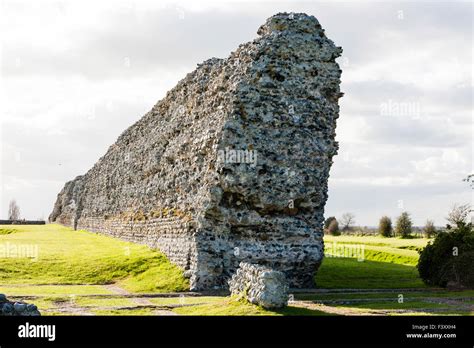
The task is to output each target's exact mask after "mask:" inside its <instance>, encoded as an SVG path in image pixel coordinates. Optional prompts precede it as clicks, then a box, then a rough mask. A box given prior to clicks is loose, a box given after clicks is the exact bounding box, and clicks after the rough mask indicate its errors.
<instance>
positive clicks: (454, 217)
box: [446, 203, 471, 226]
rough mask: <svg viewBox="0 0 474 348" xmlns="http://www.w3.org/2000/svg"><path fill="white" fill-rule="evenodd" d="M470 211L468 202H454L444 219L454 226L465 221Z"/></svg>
mask: <svg viewBox="0 0 474 348" xmlns="http://www.w3.org/2000/svg"><path fill="white" fill-rule="evenodd" d="M470 212H471V205H470V204H469V203H466V204H460V203H455V204H454V205H453V207H452V209H451V211H450V212H449V213H448V217H447V218H446V220H448V221H449V222H450V223H451V224H453V225H454V226H457V225H458V224H460V223H465V222H466V219H467V216H468V215H469V213H470Z"/></svg>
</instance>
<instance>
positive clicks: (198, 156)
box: [50, 14, 341, 289]
mask: <svg viewBox="0 0 474 348" xmlns="http://www.w3.org/2000/svg"><path fill="white" fill-rule="evenodd" d="M258 34H259V37H258V38H257V39H255V40H254V41H252V42H249V43H246V44H243V45H240V46H239V48H238V49H237V50H236V51H235V52H233V53H232V54H231V55H230V56H229V57H228V58H227V59H224V60H222V59H216V58H212V59H210V60H208V61H206V62H204V63H203V64H200V65H199V66H198V68H197V69H196V70H195V71H194V72H192V73H190V74H188V75H187V76H186V77H185V78H184V79H183V80H181V81H180V82H179V83H178V85H177V86H176V87H175V88H173V89H172V90H171V91H170V92H168V94H167V95H166V97H165V98H164V99H163V100H161V101H159V102H158V103H157V104H156V105H155V106H154V107H153V108H152V110H150V112H148V113H147V114H146V115H145V116H144V117H143V118H142V119H141V120H139V121H138V122H137V123H136V124H134V125H133V126H131V127H130V128H129V129H127V130H126V131H125V132H124V133H123V134H122V135H121V136H120V137H119V138H118V140H117V142H116V143H115V144H114V145H112V146H111V147H110V148H109V150H108V151H107V153H106V154H105V155H104V156H103V157H102V158H101V159H100V160H99V161H98V162H97V163H96V164H95V165H94V167H93V168H92V169H91V170H89V171H88V172H87V173H86V174H85V175H83V176H80V177H78V178H76V179H75V180H73V181H72V182H68V183H67V184H66V185H65V187H64V189H63V190H62V191H61V192H60V194H59V195H58V199H57V202H56V204H55V207H54V210H53V212H52V214H51V216H50V221H52V222H59V223H62V224H65V225H68V226H73V227H75V228H78V229H87V230H91V231H96V232H100V233H105V234H108V235H111V236H114V237H118V238H121V239H125V240H129V241H134V242H138V243H143V244H147V245H149V246H151V247H155V248H158V249H160V250H161V251H163V252H164V253H165V254H166V255H167V256H168V257H169V258H170V259H171V261H173V262H175V263H176V264H178V265H179V266H181V267H182V268H183V269H184V270H185V271H186V272H185V274H186V275H188V276H189V277H190V278H191V288H192V289H206V288H212V287H225V286H227V280H228V279H229V278H230V277H231V276H232V274H233V273H234V272H235V270H236V269H237V267H238V265H239V263H240V262H241V261H249V262H252V263H259V264H264V265H267V266H271V267H272V268H274V269H277V270H281V271H282V272H284V273H285V275H286V277H287V278H288V280H289V282H290V286H292V287H310V286H312V284H313V276H314V273H315V272H316V270H317V268H318V266H319V264H320V262H321V260H322V257H323V242H322V236H323V233H322V223H323V212H324V205H325V202H326V199H327V179H328V176H329V169H330V167H331V164H332V157H333V156H334V155H335V154H336V152H337V142H336V141H335V140H334V137H335V127H336V119H337V117H338V111H339V108H338V103H337V102H338V98H339V97H340V96H341V93H340V91H339V83H340V81H339V77H340V73H341V71H340V69H339V66H338V65H337V63H336V62H335V58H337V57H338V56H339V55H340V53H341V49H340V48H338V47H336V46H335V45H334V44H333V42H332V41H331V40H329V39H328V38H327V37H326V36H325V34H324V30H323V29H321V27H320V25H319V23H318V21H317V20H316V18H314V17H312V16H307V15H304V14H278V15H275V16H273V17H271V18H269V19H268V20H267V22H266V23H265V24H264V25H263V26H262V27H261V28H260V29H259V31H258Z"/></svg>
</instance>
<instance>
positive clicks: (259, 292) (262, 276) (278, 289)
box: [229, 262, 288, 309]
mask: <svg viewBox="0 0 474 348" xmlns="http://www.w3.org/2000/svg"><path fill="white" fill-rule="evenodd" d="M229 290H230V291H231V293H232V295H239V296H244V297H245V298H246V299H247V300H248V301H249V302H251V303H253V304H256V305H259V306H262V307H264V308H268V309H271V308H282V307H285V306H286V305H287V304H288V282H287V281H286V278H285V275H284V274H283V273H282V272H279V271H275V270H272V269H270V268H268V267H265V266H261V265H254V264H250V263H247V262H241V263H240V266H239V268H238V269H237V272H235V273H234V275H233V276H232V278H231V280H230V281H229Z"/></svg>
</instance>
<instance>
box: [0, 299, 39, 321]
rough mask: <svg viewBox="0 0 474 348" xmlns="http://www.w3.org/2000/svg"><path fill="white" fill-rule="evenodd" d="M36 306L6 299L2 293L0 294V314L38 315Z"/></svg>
mask: <svg viewBox="0 0 474 348" xmlns="http://www.w3.org/2000/svg"><path fill="white" fill-rule="evenodd" d="M40 315H41V314H40V312H39V311H38V307H36V306H35V305H34V304H28V303H24V302H11V301H8V299H7V297H6V296H5V295H4V294H0V316H40Z"/></svg>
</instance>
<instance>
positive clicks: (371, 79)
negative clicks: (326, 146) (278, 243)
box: [0, 0, 473, 226]
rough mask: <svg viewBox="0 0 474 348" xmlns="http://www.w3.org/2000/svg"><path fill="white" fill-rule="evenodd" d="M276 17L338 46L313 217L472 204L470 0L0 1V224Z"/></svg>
mask: <svg viewBox="0 0 474 348" xmlns="http://www.w3.org/2000/svg"><path fill="white" fill-rule="evenodd" d="M278 12H305V13H307V14H311V15H314V16H315V17H316V18H318V20H319V22H320V23H321V25H322V26H323V28H324V29H325V30H326V34H327V36H328V37H329V38H330V39H332V40H333V41H334V42H335V43H336V45H338V46H342V48H343V50H344V53H343V55H342V56H341V57H340V58H338V60H337V61H338V62H339V64H340V66H341V68H342V71H343V73H342V78H341V80H342V84H341V90H342V91H343V92H344V93H345V95H344V97H343V98H341V99H340V100H339V102H340V117H339V119H338V124H337V130H336V133H337V136H336V140H337V141H338V142H339V144H340V150H339V153H338V155H337V156H336V157H335V158H334V164H333V167H332V169H331V173H330V179H329V199H328V202H327V205H326V211H325V215H326V216H336V217H340V216H341V215H342V214H343V213H345V212H351V213H353V214H354V215H355V219H356V224H357V225H361V226H375V225H377V223H378V220H379V218H380V217H381V216H382V215H388V216H390V217H392V218H395V217H396V216H398V215H399V214H400V213H401V212H402V211H408V212H410V214H411V216H412V219H413V221H414V223H415V224H416V225H423V224H424V222H425V221H426V220H427V219H432V220H434V221H435V223H436V224H437V225H444V224H445V223H446V221H445V217H446V216H447V212H448V211H449V210H450V208H451V207H452V206H453V204H454V203H456V202H459V203H471V202H472V192H473V190H471V189H470V187H469V185H468V184H467V183H465V182H463V181H462V179H463V178H464V177H466V176H467V174H469V173H471V172H472V163H473V151H472V144H473V141H472V140H473V139H472V134H473V132H472V131H473V122H472V121H473V118H472V97H473V94H472V93H473V80H472V62H473V61H472V58H473V57H472V39H473V27H472V18H473V4H472V3H470V2H453V1H451V2H424V1H423V2H422V1H418V2H410V3H408V2H393V1H378V2H367V1H365V2H362V1H350V2H339V1H335V2H317V1H311V2H309V1H306V2H298V1H278V2H274V1H264V2H258V1H246V2H242V1H241V2H227V1H222V0H221V1H217V2H208V1H187V2H186V1H185V2H159V3H158V2H156V1H138V0H137V1H122V0H114V1H88V0H83V1H74V2H73V1H48V0H46V1H41V2H40V1H34V0H32V1H21V0H20V1H4V0H3V1H2V0H0V218H6V215H7V209H8V202H9V201H10V200H11V199H16V201H17V203H18V205H19V206H20V209H21V215H22V217H24V218H27V219H38V218H46V219H47V217H48V215H49V214H50V212H51V211H52V209H53V205H54V202H55V200H56V195H57V194H58V192H59V191H60V190H61V189H62V187H63V186H64V183H65V182H66V181H69V180H71V179H73V178H74V177H76V176H77V175H80V174H84V173H85V172H86V171H87V170H88V169H90V168H91V167H92V166H93V164H94V163H95V162H96V161H97V160H98V159H99V158H100V157H101V156H102V155H104V154H105V152H106V151H107V149H108V147H109V146H110V145H111V144H113V143H114V142H115V141H116V139H117V137H118V136H119V135H120V134H121V133H122V132H123V131H124V130H125V129H126V128H127V127H129V126H130V125H132V124H133V123H134V122H136V121H137V120H138V119H140V118H141V116H142V115H144V114H145V113H146V112H147V111H148V110H149V109H151V107H152V106H153V105H154V104H155V103H156V102H157V101H158V100H160V99H162V98H163V97H164V96H165V94H166V92H167V91H168V90H169V89H171V88H172V87H173V86H174V85H176V83H177V82H178V81H179V80H180V79H182V78H183V77H184V76H185V75H186V74H187V73H188V72H191V71H192V70H194V69H195V68H196V67H197V64H198V63H201V62H202V61H204V60H206V59H208V58H211V57H219V58H225V57H227V56H228V55H229V54H230V52H232V51H233V50H235V49H236V48H237V47H238V45H239V44H241V43H244V42H247V41H250V40H252V39H254V38H255V37H256V36H257V34H256V31H257V29H258V27H259V26H260V25H261V24H263V23H264V22H265V20H266V18H268V17H270V16H271V15H273V14H276V13H278Z"/></svg>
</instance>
